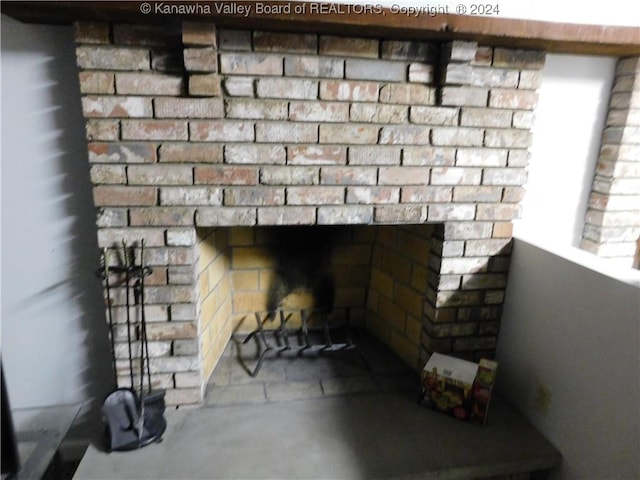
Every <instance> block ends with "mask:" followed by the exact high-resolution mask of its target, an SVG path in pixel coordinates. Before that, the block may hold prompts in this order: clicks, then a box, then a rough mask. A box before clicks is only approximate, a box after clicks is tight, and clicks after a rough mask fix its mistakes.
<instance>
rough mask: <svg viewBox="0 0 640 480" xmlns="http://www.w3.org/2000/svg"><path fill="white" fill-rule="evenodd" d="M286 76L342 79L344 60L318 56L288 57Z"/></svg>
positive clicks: (285, 69) (285, 62)
mask: <svg viewBox="0 0 640 480" xmlns="http://www.w3.org/2000/svg"><path fill="white" fill-rule="evenodd" d="M284 74H285V75H286V76H291V77H314V78H342V77H343V76H344V60H343V59H341V58H331V57H318V56H315V55H314V56H286V57H285V58H284Z"/></svg>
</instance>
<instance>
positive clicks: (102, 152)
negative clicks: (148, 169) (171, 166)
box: [88, 142, 157, 163]
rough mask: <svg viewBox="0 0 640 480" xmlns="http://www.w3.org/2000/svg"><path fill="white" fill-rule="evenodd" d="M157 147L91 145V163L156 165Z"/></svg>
mask: <svg viewBox="0 0 640 480" xmlns="http://www.w3.org/2000/svg"><path fill="white" fill-rule="evenodd" d="M156 148H157V145H155V144H153V143H146V142H145V143H132V142H118V143H90V144H89V146H88V149H89V162H91V163H154V162H155V161H156V160H157V158H156Z"/></svg>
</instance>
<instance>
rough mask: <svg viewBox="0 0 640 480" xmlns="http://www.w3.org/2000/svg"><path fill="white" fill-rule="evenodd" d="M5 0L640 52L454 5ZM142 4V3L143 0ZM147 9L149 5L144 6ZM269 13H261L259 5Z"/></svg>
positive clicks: (262, 24) (104, 13)
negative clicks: (456, 9) (400, 7)
mask: <svg viewBox="0 0 640 480" xmlns="http://www.w3.org/2000/svg"><path fill="white" fill-rule="evenodd" d="M259 3H260V4H261V5H262V6H263V7H265V8H263V10H262V11H259V10H258V8H257V7H256V2H252V1H242V0H240V1H201V2H199V1H184V2H173V1H166V2H160V1H148V2H141V1H130V2H112V1H73V2H51V1H48V2H47V1H45V2H22V1H3V2H2V4H1V6H2V13H3V14H6V15H8V16H10V17H13V18H15V19H17V20H20V21H23V22H27V23H50V24H51V23H52V24H69V23H71V22H73V21H75V20H85V21H86V20H90V21H120V22H131V23H155V24H158V23H175V22H179V21H183V20H189V21H208V22H214V23H216V24H217V25H219V26H221V27H224V28H245V29H260V30H272V31H273V30H275V31H291V32H317V33H327V34H334V35H335V34H348V35H349V36H354V35H357V36H369V37H373V36H375V37H386V38H398V39H424V40H450V39H461V40H472V41H477V42H478V43H480V44H482V45H495V46H508V47H516V48H531V49H540V50H545V51H547V52H553V53H576V54H589V55H610V56H618V57H623V56H632V55H640V27H614V26H603V25H578V24H570V23H554V22H541V21H529V20H515V19H507V18H502V17H500V16H499V14H498V15H493V16H471V15H456V14H454V13H452V12H449V13H438V14H436V15H433V16H432V15H429V14H428V13H423V14H420V15H407V14H406V13H404V12H398V11H396V10H395V9H393V8H381V7H375V8H374V7H371V8H370V9H368V10H367V9H365V8H364V7H363V6H362V5H360V6H354V5H344V4H336V3H328V2H320V1H319V2H310V3H306V4H305V3H303V2H298V1H271V0H265V1H261V2H259ZM147 6H148V7H147ZM147 8H149V9H150V12H149V13H146V10H145V9H147ZM267 9H269V10H270V12H269V13H266V12H265V10H267Z"/></svg>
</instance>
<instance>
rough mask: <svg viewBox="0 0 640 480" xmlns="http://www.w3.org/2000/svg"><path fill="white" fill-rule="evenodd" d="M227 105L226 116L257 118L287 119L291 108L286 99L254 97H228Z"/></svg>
mask: <svg viewBox="0 0 640 480" xmlns="http://www.w3.org/2000/svg"><path fill="white" fill-rule="evenodd" d="M292 103H293V102H292ZM225 106H226V116H225V118H239V119H255V120H286V119H287V117H288V109H289V103H288V102H287V101H286V100H262V99H260V100H257V99H253V98H233V99H228V100H226V101H225ZM347 108H348V107H347Z"/></svg>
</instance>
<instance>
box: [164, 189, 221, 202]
mask: <svg viewBox="0 0 640 480" xmlns="http://www.w3.org/2000/svg"><path fill="white" fill-rule="evenodd" d="M160 205H167V206H180V205H206V206H213V205H222V188H210V187H162V188H160Z"/></svg>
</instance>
